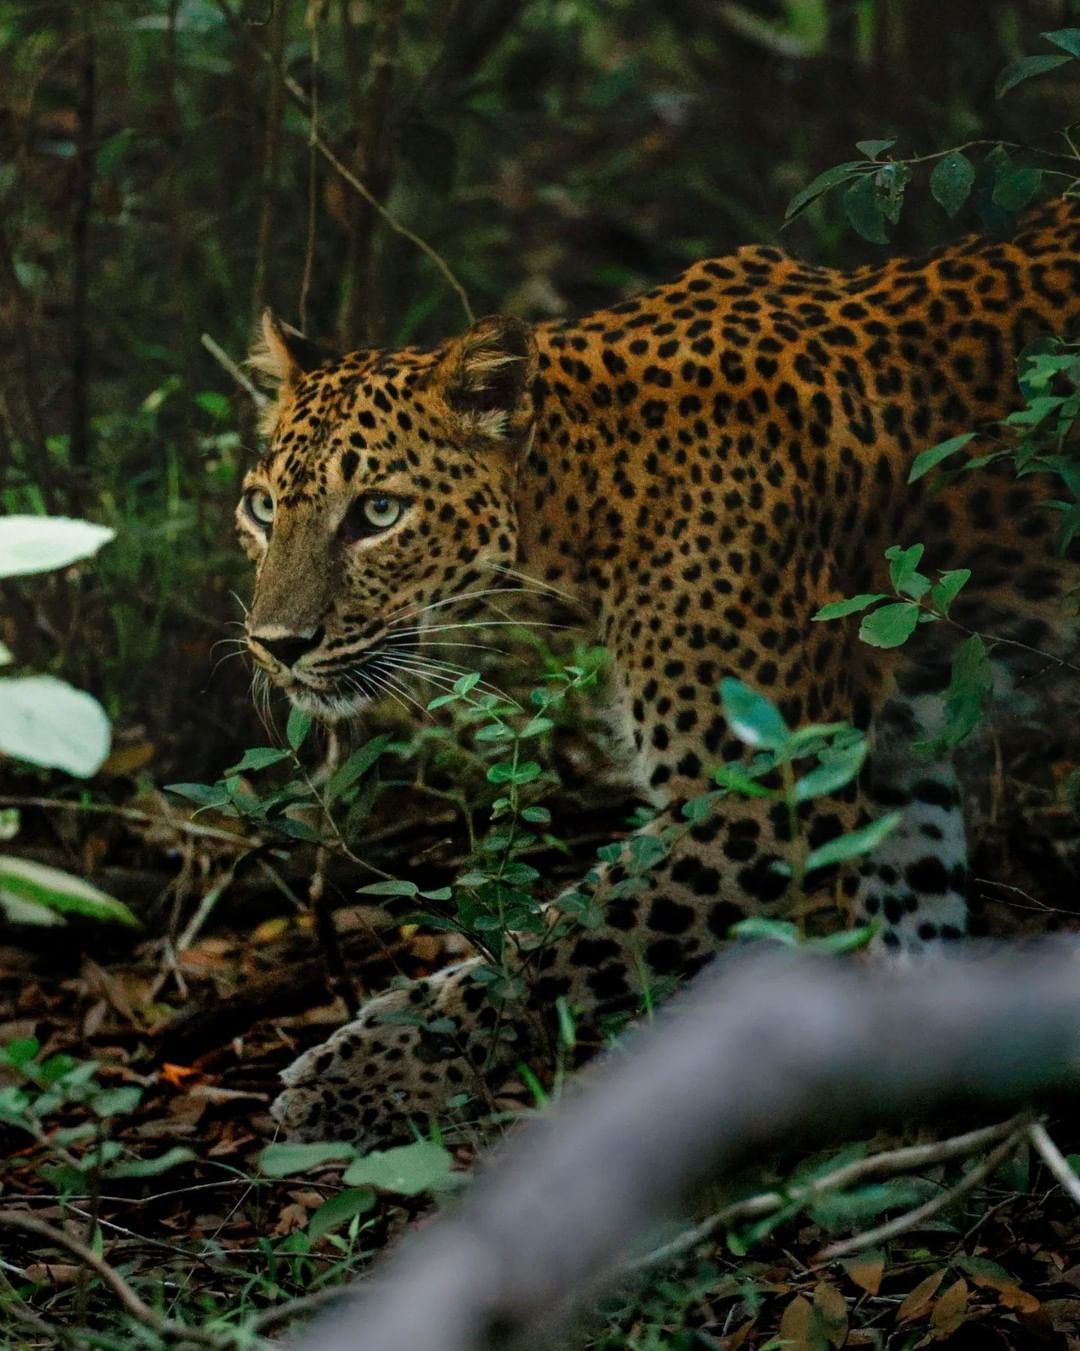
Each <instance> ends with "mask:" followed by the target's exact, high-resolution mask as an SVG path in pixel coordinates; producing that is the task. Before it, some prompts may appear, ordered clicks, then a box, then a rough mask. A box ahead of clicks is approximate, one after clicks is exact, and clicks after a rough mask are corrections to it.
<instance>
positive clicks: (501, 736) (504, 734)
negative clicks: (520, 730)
mask: <svg viewBox="0 0 1080 1351" xmlns="http://www.w3.org/2000/svg"><path fill="white" fill-rule="evenodd" d="M513 738H514V733H513V732H512V731H511V730H510V728H509V727H507V725H506V723H504V722H489V723H488V724H487V725H486V726H484V727H480V728H478V729H477V731H476V740H477V741H512V740H513Z"/></svg>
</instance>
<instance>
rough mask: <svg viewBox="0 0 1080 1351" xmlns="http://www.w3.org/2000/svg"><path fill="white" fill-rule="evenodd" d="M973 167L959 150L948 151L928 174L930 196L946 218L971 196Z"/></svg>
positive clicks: (953, 213)
mask: <svg viewBox="0 0 1080 1351" xmlns="http://www.w3.org/2000/svg"><path fill="white" fill-rule="evenodd" d="M974 185H975V166H974V165H973V164H972V162H971V161H970V160H969V159H968V157H967V156H966V155H965V154H963V153H962V151H959V150H950V151H949V153H948V154H947V155H943V156H942V157H941V159H939V160H938V162H937V163H936V164H935V165H934V167H933V169H932V170H931V172H930V195H931V196H932V197H933V199H934V201H935V202H937V204H938V206H940V207H941V208H942V210H943V211H944V212H945V214H946V215H947V216H955V215H956V213H957V212H958V211H959V210H960V208H961V207H962V206H963V205H964V203H965V202H966V201H967V199H968V197H969V196H970V195H971V189H972V188H973V187H974Z"/></svg>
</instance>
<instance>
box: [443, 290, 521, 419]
mask: <svg viewBox="0 0 1080 1351" xmlns="http://www.w3.org/2000/svg"><path fill="white" fill-rule="evenodd" d="M536 365H537V352H536V339H535V337H534V336H533V332H532V329H531V328H530V327H529V325H528V324H526V323H525V322H524V321H523V320H521V319H511V318H508V317H507V316H505V315H500V314H496V315H491V316H490V317H489V318H487V319H478V320H477V321H476V323H475V324H473V325H472V327H471V328H469V329H467V330H466V331H465V332H464V333H463V334H462V335H461V337H460V338H455V339H454V341H453V342H451V343H450V344H449V346H448V348H447V351H446V355H445V356H444V357H443V359H442V362H441V363H440V366H439V376H440V380H441V383H442V393H443V398H444V399H445V400H446V405H447V407H448V409H449V410H450V413H451V416H452V418H453V420H454V423H455V424H456V426H457V429H458V431H459V433H460V434H461V435H462V436H463V437H464V438H465V439H467V440H479V441H488V442H496V443H497V442H504V443H511V442H519V441H521V440H522V439H523V438H524V437H525V436H526V435H527V434H528V432H529V430H530V429H531V427H532V422H533V415H534V411H535V409H534V404H533V393H532V387H533V381H534V380H535V377H536Z"/></svg>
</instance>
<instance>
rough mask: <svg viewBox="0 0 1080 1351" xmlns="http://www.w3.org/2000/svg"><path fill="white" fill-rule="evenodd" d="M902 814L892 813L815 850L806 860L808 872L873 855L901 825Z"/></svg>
mask: <svg viewBox="0 0 1080 1351" xmlns="http://www.w3.org/2000/svg"><path fill="white" fill-rule="evenodd" d="M900 821H901V813H900V812H890V813H889V814H888V815H887V816H882V817H880V818H879V819H878V820H877V821H871V822H870V824H869V825H866V826H862V827H860V828H859V829H858V830H849V831H848V833H847V834H846V835H840V836H838V837H837V838H836V839H835V840H830V841H829V842H828V844H823V845H822V846H821V848H820V849H814V850H813V851H812V852H811V853H810V855H809V856H808V858H807V860H806V871H807V872H814V871H815V870H816V869H818V868H827V867H829V865H830V864H833V863H844V862H846V861H847V860H848V859H852V858H861V857H862V856H863V855H864V854H870V853H873V851H874V850H875V849H876V848H877V847H878V845H879V844H880V843H881V842H882V840H884V839H885V838H886V837H887V836H888V835H890V834H891V833H892V832H893V831H894V830H895V829H896V827H897V826H898V825H899V824H900Z"/></svg>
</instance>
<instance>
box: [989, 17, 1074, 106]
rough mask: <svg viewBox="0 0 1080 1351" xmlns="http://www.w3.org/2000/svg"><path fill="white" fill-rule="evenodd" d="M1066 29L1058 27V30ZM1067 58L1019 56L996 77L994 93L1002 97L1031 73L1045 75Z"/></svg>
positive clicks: (1027, 78) (1029, 77)
mask: <svg viewBox="0 0 1080 1351" xmlns="http://www.w3.org/2000/svg"><path fill="white" fill-rule="evenodd" d="M1068 31H1069V30H1068V29H1058V32H1068ZM1051 41H1053V39H1051ZM1056 45H1058V46H1060V45H1061V44H1060V43H1058V44H1056ZM1068 60H1070V58H1069V57H1068V56H1049V55H1047V56H1021V57H1020V58H1019V60H1017V61H1011V62H1010V63H1009V64H1008V65H1007V66H1006V67H1005V69H1004V70H1003V71H1002V72H1001V74H1000V75H999V76H998V77H997V81H996V83H995V84H994V94H995V96H996V97H997V98H999V99H1000V98H1004V97H1005V95H1006V94H1007V93H1008V92H1009V90H1010V89H1015V88H1016V86H1017V85H1018V84H1020V83H1021V82H1022V81H1024V80H1030V79H1031V77H1032V76H1033V75H1045V74H1046V72H1047V71H1049V70H1056V69H1057V68H1058V66H1063V65H1064V64H1065V62H1066V61H1068Z"/></svg>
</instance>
